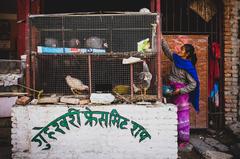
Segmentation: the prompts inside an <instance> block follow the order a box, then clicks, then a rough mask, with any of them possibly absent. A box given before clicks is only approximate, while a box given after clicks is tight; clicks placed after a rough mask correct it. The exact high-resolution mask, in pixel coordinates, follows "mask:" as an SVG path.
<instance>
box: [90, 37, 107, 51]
mask: <svg viewBox="0 0 240 159" xmlns="http://www.w3.org/2000/svg"><path fill="white" fill-rule="evenodd" d="M85 46H86V47H87V48H95V49H106V48H108V44H107V42H106V40H105V39H102V38H99V37H97V36H91V37H89V38H87V39H86V40H85Z"/></svg>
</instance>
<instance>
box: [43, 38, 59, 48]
mask: <svg viewBox="0 0 240 159" xmlns="http://www.w3.org/2000/svg"><path fill="white" fill-rule="evenodd" d="M44 44H45V46H47V47H58V40H57V39H55V38H45V42H44Z"/></svg>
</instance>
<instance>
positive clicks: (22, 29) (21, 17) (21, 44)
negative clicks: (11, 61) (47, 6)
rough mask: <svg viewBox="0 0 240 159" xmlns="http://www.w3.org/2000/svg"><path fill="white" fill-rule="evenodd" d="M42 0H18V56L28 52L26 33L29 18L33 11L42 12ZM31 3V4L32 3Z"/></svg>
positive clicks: (34, 12) (35, 12)
mask: <svg viewBox="0 0 240 159" xmlns="http://www.w3.org/2000/svg"><path fill="white" fill-rule="evenodd" d="M40 2H41V0H31V2H30V0H17V9H18V10H17V22H18V36H17V50H18V57H19V58H20V56H21V55H23V54H26V44H27V41H26V35H27V34H26V33H27V31H28V24H27V18H28V15H29V14H30V6H31V13H32V14H38V13H40ZM30 3H31V5H30Z"/></svg>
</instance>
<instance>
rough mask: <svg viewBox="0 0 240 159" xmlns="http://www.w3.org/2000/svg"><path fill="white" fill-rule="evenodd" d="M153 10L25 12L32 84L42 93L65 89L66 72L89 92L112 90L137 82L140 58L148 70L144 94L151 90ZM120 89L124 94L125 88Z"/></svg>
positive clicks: (154, 70) (154, 86)
mask: <svg viewBox="0 0 240 159" xmlns="http://www.w3.org/2000/svg"><path fill="white" fill-rule="evenodd" d="M156 18H157V14H155V13H135V12H134V13H133V12H131V13H107V14H93V13H86V14H85V13H81V14H53V15H32V16H30V17H29V24H30V38H29V46H30V52H31V53H32V55H33V58H32V59H34V60H33V62H32V66H31V67H32V81H33V82H32V85H33V87H34V88H37V89H39V90H44V92H45V93H57V94H71V93H72V92H71V89H70V88H69V85H68V84H67V82H66V76H68V75H70V76H71V77H73V78H76V79H79V80H80V81H81V82H82V83H83V84H84V85H87V86H89V92H90V93H91V92H98V91H101V92H112V91H113V90H114V88H115V87H116V86H118V85H125V86H129V87H130V84H131V80H132V81H133V83H137V82H136V81H137V80H138V79H137V78H138V76H137V74H138V73H140V72H142V70H143V62H139V63H135V64H131V65H133V72H132V78H131V70H130V68H131V67H130V65H128V64H127V65H124V64H122V61H123V59H127V58H129V57H132V56H134V57H136V58H140V59H141V60H144V61H146V63H147V65H148V67H149V72H150V73H151V74H152V79H151V86H150V88H149V89H148V93H149V94H152V95H155V94H156V85H155V84H156V77H155V74H156V66H155V60H156V49H155V42H156V40H155V38H156V37H155V35H156ZM126 94H130V91H127V93H126Z"/></svg>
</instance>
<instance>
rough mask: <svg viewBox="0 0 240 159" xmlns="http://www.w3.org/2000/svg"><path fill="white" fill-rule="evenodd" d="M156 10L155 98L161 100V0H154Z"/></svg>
mask: <svg viewBox="0 0 240 159" xmlns="http://www.w3.org/2000/svg"><path fill="white" fill-rule="evenodd" d="M156 1H157V3H156V10H157V20H156V21H157V98H158V100H160V101H162V74H161V59H162V57H161V55H162V51H161V1H160V0H156Z"/></svg>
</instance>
